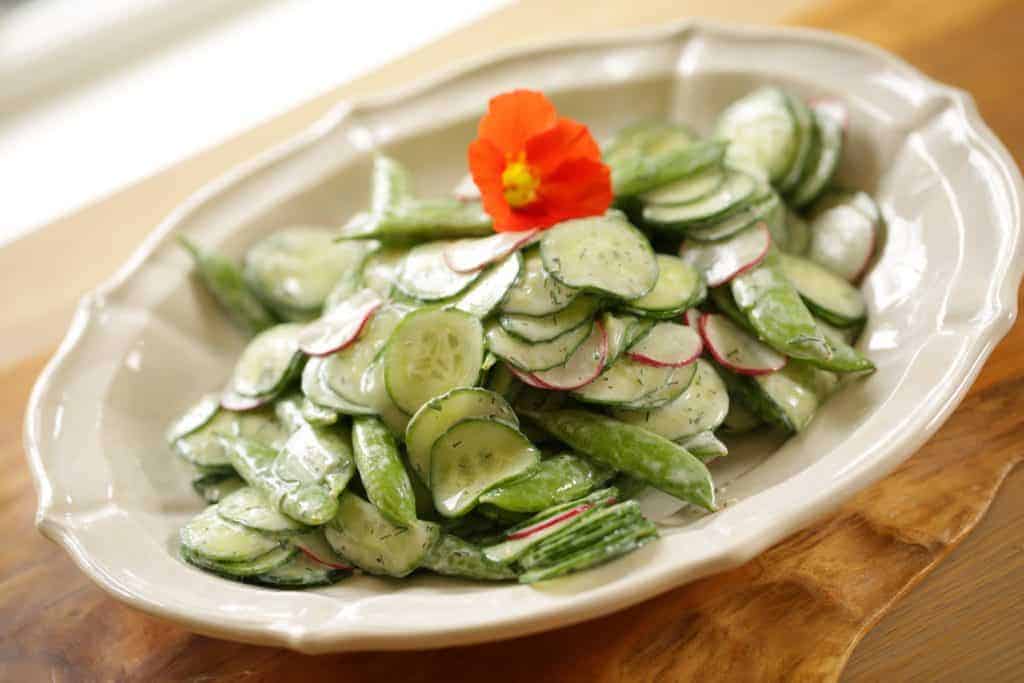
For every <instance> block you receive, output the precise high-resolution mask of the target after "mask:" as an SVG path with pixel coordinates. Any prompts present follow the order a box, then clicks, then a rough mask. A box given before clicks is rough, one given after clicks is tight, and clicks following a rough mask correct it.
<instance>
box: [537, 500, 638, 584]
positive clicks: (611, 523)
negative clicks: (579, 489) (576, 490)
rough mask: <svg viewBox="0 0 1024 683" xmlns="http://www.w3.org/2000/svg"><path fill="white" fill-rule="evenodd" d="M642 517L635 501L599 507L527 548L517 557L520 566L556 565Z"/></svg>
mask: <svg viewBox="0 0 1024 683" xmlns="http://www.w3.org/2000/svg"><path fill="white" fill-rule="evenodd" d="M643 519H644V516H643V515H642V514H641V513H640V504H639V503H637V502H636V501H635V500H627V501H624V502H622V503H616V504H615V505H609V506H608V507H604V508H600V509H598V510H595V511H594V512H592V513H591V514H589V515H586V516H585V517H582V518H581V520H580V521H579V523H577V524H573V525H571V526H568V527H566V528H565V529H562V530H560V531H559V532H558V533H555V534H552V535H551V536H548V537H547V538H545V539H544V540H542V541H541V542H540V543H538V544H536V545H535V546H533V547H532V548H530V549H529V550H527V551H526V552H525V553H523V555H522V556H521V557H520V558H519V565H520V566H521V567H523V568H524V569H533V568H534V567H541V566H545V565H550V564H555V563H557V562H559V561H561V560H562V559H564V558H565V557H568V556H570V555H574V554H575V553H577V552H579V551H581V550H584V549H586V548H587V547H589V546H592V545H595V544H600V543H601V542H602V539H604V538H605V537H607V536H610V535H611V534H612V533H613V532H615V531H618V530H619V529H622V528H624V527H628V526H630V525H633V524H636V523H637V522H641V521H643Z"/></svg>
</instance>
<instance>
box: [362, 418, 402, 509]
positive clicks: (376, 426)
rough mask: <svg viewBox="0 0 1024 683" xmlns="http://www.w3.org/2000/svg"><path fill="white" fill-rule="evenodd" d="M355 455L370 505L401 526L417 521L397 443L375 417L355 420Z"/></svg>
mask: <svg viewBox="0 0 1024 683" xmlns="http://www.w3.org/2000/svg"><path fill="white" fill-rule="evenodd" d="M352 452H353V454H354V455H355V461H356V469H357V470H359V478H360V480H361V481H362V482H363V488H365V489H366V495H367V497H368V498H369V499H370V502H371V503H373V504H374V505H376V506H377V509H378V510H380V512H381V514H383V515H384V516H385V517H387V518H388V520H389V521H390V522H392V523H394V524H397V525H398V526H403V527H404V526H408V525H409V524H412V523H413V522H415V521H416V497H415V494H414V492H413V489H412V482H411V481H409V474H408V473H407V472H406V471H405V465H403V464H402V459H401V456H400V455H399V453H398V443H397V442H396V441H395V437H394V436H392V434H391V431H390V430H388V428H387V427H386V426H384V423H383V422H381V421H380V419H378V418H376V417H357V418H355V419H353V420H352Z"/></svg>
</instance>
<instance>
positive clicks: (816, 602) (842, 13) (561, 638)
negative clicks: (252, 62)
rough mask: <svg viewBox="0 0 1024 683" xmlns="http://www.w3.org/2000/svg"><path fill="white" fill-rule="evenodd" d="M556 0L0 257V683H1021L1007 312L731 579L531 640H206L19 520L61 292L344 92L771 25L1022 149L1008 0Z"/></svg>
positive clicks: (1021, 96)
mask: <svg viewBox="0 0 1024 683" xmlns="http://www.w3.org/2000/svg"><path fill="white" fill-rule="evenodd" d="M552 5H554V3H550V2H547V1H546V0H530V1H529V2H525V3H522V4H520V5H516V6H513V7H510V8H507V9H504V10H502V11H500V12H498V13H497V14H495V15H492V16H490V17H487V18H486V19H484V20H482V21H481V22H478V23H477V24H476V25H474V26H473V27H470V28H468V29H465V30H462V31H459V32H457V33H455V34H453V35H452V36H450V37H448V38H446V39H445V40H444V41H442V42H441V43H439V44H435V45H432V46H429V47H427V48H424V49H422V50H420V51H418V52H416V53H415V54H413V55H411V56H409V57H407V58H405V59H402V60H400V61H398V62H395V63H393V64H390V65H388V66H387V67H384V68H382V69H381V70H379V71H378V72H376V73H374V74H371V75H370V76H368V77H365V78H362V79H360V80H358V81H356V82H353V83H351V84H348V85H346V86H345V87H343V88H341V89H340V90H339V91H337V92H334V93H330V94H328V95H326V96H324V97H321V98H319V99H318V100H316V101H313V102H310V103H307V104H305V105H303V106H301V107H299V108H298V109H296V110H294V111H293V112H290V113H288V114H287V115H284V116H282V117H280V118H278V119H275V120H273V121H270V122H268V123H266V124H265V125H263V126H261V127H259V128H257V129H255V130H253V131H250V132H248V133H245V134H243V135H241V136H239V137H237V138H235V139H233V140H230V141H228V142H227V143H225V144H224V145H222V146H220V147H218V148H216V149H213V150H210V151H209V152H207V153H204V154H202V155H200V156H198V157H196V158H194V159H191V160H189V161H186V162H184V163H181V164H179V165H177V166H176V167H174V168H172V169H170V170H168V171H166V172H163V173H160V174H159V175H156V176H154V177H152V178H150V179H148V180H145V181H143V182H141V183H138V184H137V185H135V186H133V187H130V188H128V189H126V190H124V191H123V192H121V193H118V194H117V195H115V196H113V197H110V198H108V199H105V200H103V201H101V202H98V203H97V204H95V205H92V206H90V207H87V208H85V209H82V210H81V211H78V212H76V213H75V214H74V215H71V216H68V217H66V218H64V219H62V220H59V221H57V222H55V223H54V224H52V225H50V226H48V227H47V228H45V229H44V230H41V231H39V232H37V233H35V234H32V235H30V236H29V237H27V238H25V239H23V240H21V241H19V242H17V243H15V244H13V245H10V246H7V247H5V248H3V249H0V273H3V281H4V283H5V285H6V287H5V294H6V296H5V304H4V316H3V320H0V339H3V342H2V343H0V368H3V369H2V370H0V466H2V471H3V472H4V476H3V477H2V478H0V530H2V531H3V532H4V533H3V537H4V539H5V542H4V551H3V552H2V553H0V680H3V681H40V680H53V681H80V680H103V681H106V680H145V681H155V680H215V679H218V678H223V679H225V680H232V681H241V680H245V681H279V680H302V681H312V680H319V679H321V678H323V679H331V680H352V681H376V680H403V681H405V680H409V681H429V680H439V679H446V680H462V679H464V678H465V679H466V680H472V679H475V680H488V681H496V680H521V679H528V680H577V679H578V680H593V681H654V680H659V681H661V680H665V681H670V680H671V681H675V680H687V679H689V678H690V677H700V678H701V679H702V680H745V681H749V680H835V679H837V678H838V677H839V676H840V675H841V672H843V671H844V666H845V673H842V675H843V678H844V679H845V680H849V681H861V680H864V681H869V680H929V681H931V680H957V681H960V680H972V681H1000V680H1011V679H1018V680H1019V679H1020V678H1021V677H1022V676H1024V628H1022V624H1024V473H1022V472H1020V471H1017V472H1016V473H1012V474H1011V471H1012V470H1013V467H1014V465H1015V464H1016V463H1017V462H1019V460H1020V459H1021V457H1022V454H1024V328H1022V326H1021V325H1017V326H1016V327H1015V328H1014V330H1013V331H1012V332H1011V334H1010V335H1009V337H1008V338H1007V339H1006V340H1005V341H1004V342H1003V343H1002V344H1001V345H1000V346H999V347H998V348H997V349H996V351H995V353H994V355H993V356H992V359H991V360H990V361H989V363H988V365H987V366H986V368H985V370H984V371H983V373H982V375H981V377H980V378H979V380H978V381H977V383H976V385H975V386H974V388H973V389H972V391H971V393H970V395H969V397H968V398H967V400H966V401H965V403H964V405H963V406H961V408H960V409H959V410H958V411H957V412H956V413H955V415H954V416H953V417H952V418H951V420H950V421H949V422H948V423H947V425H946V426H945V427H943V429H942V430H941V431H940V432H939V434H938V435H936V437H935V438H934V439H933V440H932V441H931V442H930V443H929V444H928V445H927V446H926V447H925V448H924V449H922V451H921V452H920V453H919V454H918V455H916V456H915V457H914V458H913V459H912V460H911V461H909V462H908V463H907V465H905V466H904V467H903V468H901V469H900V470H899V471H897V472H896V473H895V474H893V475H892V476H891V477H889V478H888V479H886V480H885V481H883V482H880V483H879V484H878V485H876V486H874V487H872V488H870V489H868V490H867V491H865V492H863V493H861V494H860V495H858V496H857V497H856V498H855V499H854V500H852V501H850V502H849V503H848V504H847V505H846V507H844V508H843V509H842V510H841V512H840V513H839V514H838V515H837V516H836V517H834V518H833V519H831V520H828V521H826V522H824V523H822V524H820V525H819V526H817V527H814V528H812V529H809V530H806V531H804V532H801V533H799V534H797V535H796V536H794V537H792V538H790V539H788V540H787V541H784V542H783V543H781V544H780V545H779V546H776V547H775V548H773V549H771V550H769V551H768V552H767V553H765V554H764V555H763V556H761V557H760V558H757V559H756V560H754V561H753V562H751V563H749V564H748V565H746V566H744V567H742V568H740V569H738V570H735V571H733V572H728V573H726V574H724V575H720V576H716V577H711V578H709V579H705V580H702V581H699V582H697V583H695V584H691V585H690V586H686V587H683V588H680V589H678V590H676V591H673V592H671V593H669V594H667V595H665V596H662V597H660V598H658V599H655V600H652V601H650V602H647V603H644V604H641V605H638V606H636V607H634V608H632V609H629V610H626V611H624V612H621V613H619V614H617V615H613V616H611V617H607V618H604V619H599V620H596V621H593V622H589V623H586V624H582V625H579V626H575V627H571V628H567V629H561V630H558V631H554V632H552V633H549V634H544V635H540V636H534V637H529V638H521V639H518V640H514V641H509V642H504V643H495V644H490V645H483V646H477V647H470V648H462V649H458V650H437V651H429V652H418V653H391V654H372V653H371V654H356V655H342V656H328V657H317V658H313V657H304V656H300V655H295V654H291V653H287V652H284V651H280V650H273V649H268V648H255V647H250V646H244V645H237V644H234V643H227V642H222V641H217V640H212V639H209V638H203V637H199V636H195V635H192V634H189V633H187V632H186V631H183V630H182V629H180V628H178V627H176V626H174V625H172V624H169V623H167V622H163V621H160V620H158V619H154V618H151V617H147V616H145V615H142V614H140V613H138V612H136V611H134V610H132V609H130V608H128V607H125V606H123V605H121V604H119V603H117V602H115V601H114V600H112V599H110V598H108V597H107V596H106V595H105V594H104V593H102V592H101V591H100V590H99V589H98V588H96V587H95V586H93V585H92V584H91V583H90V582H89V581H88V580H87V579H86V578H85V577H84V576H83V575H82V574H81V573H79V572H78V571H77V570H76V569H75V567H74V566H73V565H72V563H71V561H70V560H69V559H68V558H67V557H66V556H65V555H64V554H63V552H61V551H60V550H59V549H58V548H57V547H56V546H54V545H53V544H51V543H49V542H48V541H46V540H45V539H43V538H42V537H41V536H39V535H38V534H37V533H36V532H35V531H34V530H33V528H32V516H33V511H34V508H35V496H34V495H33V492H32V487H31V483H30V481H29V477H28V471H27V468H26V467H25V465H24V461H23V454H22V450H21V439H20V434H21V422H22V417H23V413H24V405H25V401H26V398H27V395H28V391H29V389H30V387H31V384H32V382H33V381H34V379H35V377H36V375H37V374H38V372H39V371H40V369H41V367H42V365H43V363H44V362H45V359H46V357H47V356H48V354H49V353H50V352H51V351H52V349H53V347H54V345H55V344H56V342H57V340H58V339H59V336H60V334H61V333H62V332H63V329H64V327H65V326H66V324H67V322H68V318H69V315H70V312H71V309H72V307H73V305H74V302H75V301H76V300H77V298H78V297H79V296H80V294H81V293H82V292H84V291H86V290H87V289H89V288H91V287H93V286H95V284H97V283H98V282H99V281H101V280H102V279H103V278H105V277H107V276H108V275H109V274H110V273H111V272H112V271H113V270H114V268H115V267H116V266H117V265H118V264H119V263H121V262H122V261H123V260H124V259H125V258H126V256H127V254H128V253H129V252H130V250H131V249H133V248H134V247H135V246H136V245H137V244H138V242H139V241H140V240H141V238H142V237H143V235H145V234H146V233H147V232H148V231H149V230H151V229H152V228H153V227H154V226H155V225H156V223H157V222H158V221H159V220H160V219H161V218H162V217H163V216H164V215H165V214H166V213H167V212H168V211H169V210H170V209H171V208H172V207H173V206H175V205H176V204H178V203H179V202H180V201H181V200H182V199H184V198H185V197H186V196H187V195H188V194H190V193H191V192H192V191H194V190H195V189H196V188H197V187H199V186H200V185H202V184H203V183H204V182H206V181H207V180H209V179H210V178H212V177H215V176H216V175H218V174H220V173H222V172H223V171H224V170H225V169H227V168H229V167H230V166H232V165H234V164H236V163H238V162H240V161H242V160H244V159H247V158H249V157H251V156H252V155H253V154H255V153H256V152H258V151H259V150H261V149H264V148H266V147H267V146H269V145H271V144H273V143H274V142H277V141H279V140H281V139H284V138H286V137H288V136H289V135H291V134H292V133H294V132H295V131H297V130H299V129H301V128H303V127H304V126H306V125H308V124H309V123H310V122H311V121H313V120H314V119H315V118H316V117H317V116H319V115H320V114H322V113H323V112H324V111H325V110H326V109H327V108H328V107H329V106H330V105H331V104H332V103H334V102H336V101H337V100H338V99H340V98H342V97H353V96H359V95H363V94H366V93H369V92H372V91H376V90H380V89H382V88H386V87H390V86H394V85H397V84H400V83H403V82H407V81H408V80H410V79H411V78H414V77H416V76H418V75H421V74H424V73H427V72H429V71H431V70H434V69H436V68H438V67H440V66H443V65H445V64H448V63H450V62H452V61H457V60H459V59H463V58H466V57H468V56H471V55H476V54H482V53H486V52H487V51H489V50H492V49H494V48H495V47H498V46H508V45H513V44H522V43H526V42H534V41H537V40H542V39H545V38H552V37H558V36H564V35H570V34H574V33H581V32H596V31H603V30H610V29H614V28H625V27H632V26H640V25H645V24H653V23H658V22H662V21H667V20H671V19H675V18H679V17H682V16H687V15H703V16H713V17H717V18H722V19H735V20H741V21H752V22H764V23H773V22H776V23H778V22H782V23H792V24H800V25H806V26H815V27H821V28H827V29H831V30H835V31H839V32H843V33H847V34H851V35H855V36H858V37H861V38H865V39H868V40H871V41H873V42H876V43H878V44H879V45H881V46H883V47H885V48H888V49H890V50H892V51H894V52H896V53H897V54H900V55H902V56H903V57H905V58H907V59H908V60H909V61H910V62H912V63H913V64H915V65H916V66H918V67H919V68H921V69H922V70H924V71H925V72H926V73H928V74H930V75H932V76H935V77H936V78H938V79H940V80H943V81H946V82H949V83H952V84H954V85H957V86H960V87H963V88H966V89H967V90H969V91H971V92H972V93H973V94H974V96H975V97H976V99H977V101H978V104H979V106H980V109H981V111H982V114H983V115H984V116H985V118H986V120H987V121H988V123H989V124H990V125H991V126H992V127H993V129H994V130H995V131H996V133H997V134H998V135H999V136H1000V137H1001V138H1002V140H1003V141H1004V142H1005V143H1006V144H1007V145H1008V147H1009V148H1010V151H1011V152H1012V153H1013V154H1014V155H1015V158H1016V159H1017V160H1018V162H1019V161H1020V160H1021V159H1022V158H1024V116H1021V114H1020V107H1021V104H1022V102H1024V86H1022V85H1021V80H1020V78H1019V71H1020V68H1021V67H1022V66H1024V3H1022V2H1021V1H1020V0H971V2H960V1H958V0H901V1H900V2H898V3H897V2H890V1H889V0H864V1H857V0H776V1H774V2H763V3H749V2H745V1H744V0H718V1H714V0H689V1H688V2H678V1H676V2H672V1H663V2H656V1H654V0H651V1H650V2H643V1H642V0H636V1H633V2H628V1H624V0H616V1H615V2H601V3H594V2H587V1H585V0H571V1H563V2H559V3H557V6H558V7H559V9H560V11H559V12H555V11H552V10H551V9H550V8H551V6H552ZM5 189H6V190H8V191H11V188H5ZM14 191H16V188H15V189H14ZM1007 475H1009V476H1007ZM1004 478H1005V479H1006V481H1005V483H1003V480H1004ZM1001 483H1003V487H1004V489H1005V490H1004V492H1003V493H1001V494H1000V495H999V496H998V497H995V495H994V494H995V491H996V489H997V488H999V486H1000V484H1001ZM993 498H995V502H994V504H993V505H992V507H991V510H989V512H988V515H987V516H986V517H985V518H984V519H981V517H982V515H983V514H984V513H985V511H986V509H987V508H988V506H989V502H990V501H991V500H992V499H993ZM979 520H980V522H979ZM975 525H977V528H976V530H975V531H974V533H973V534H971V535H970V537H969V538H967V540H966V541H964V543H963V544H962V545H960V546H959V547H956V546H957V545H958V544H959V543H960V541H961V540H963V539H964V538H965V537H966V535H967V532H968V531H970V530H971V529H972V528H974V527H975ZM954 547H956V549H955V550H954ZM947 554H949V555H950V557H949V559H947V560H946V561H945V562H943V564H942V565H941V566H938V568H937V569H935V571H934V572H931V574H930V575H929V576H928V577H927V578H926V579H924V581H923V582H922V583H921V585H920V586H919V587H918V588H916V589H915V590H914V591H913V592H911V593H910V594H909V595H907V596H906V597H903V598H902V599H900V600H899V602H896V600H897V599H899V598H901V596H902V595H903V594H904V593H906V592H907V591H908V590H909V589H910V587H911V586H913V585H914V584H916V583H917V582H918V581H920V580H921V579H922V578H924V576H925V574H926V573H928V572H929V571H930V570H931V569H933V568H934V567H935V566H936V565H937V563H938V562H939V561H940V560H942V559H943V558H945V557H946V555H947ZM893 603H895V605H894V604H893ZM890 607H891V609H890ZM883 614H884V615H885V616H884V617H883ZM879 619H881V621H880V622H879V623H878V625H877V626H875V628H874V629H873V630H871V631H870V633H868V635H867V637H866V638H864V640H863V642H861V643H860V644H859V645H857V643H858V641H859V640H860V638H861V636H862V635H863V634H865V633H867V632H868V629H870V628H871V627H872V626H873V625H875V623H876V622H877V621H878V620H879ZM855 645H856V646H857V647H856V649H854V646H855ZM851 652H852V656H851ZM848 659H849V662H848V665H847V660H848Z"/></svg>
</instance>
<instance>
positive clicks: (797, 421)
mask: <svg viewBox="0 0 1024 683" xmlns="http://www.w3.org/2000/svg"><path fill="white" fill-rule="evenodd" d="M797 365H799V364H798V363H795V362H794V363H789V364H787V366H786V368H784V369H783V370H780V371H779V372H773V373H771V374H768V375H758V376H757V377H741V376H739V375H732V376H731V377H730V378H729V381H728V384H729V386H730V391H731V392H732V393H734V394H735V395H736V396H737V397H738V398H739V399H740V400H741V401H742V402H743V403H744V405H745V406H746V407H747V408H749V409H750V410H751V411H753V412H754V413H755V414H756V415H757V416H758V417H759V418H761V419H762V420H764V421H765V422H768V423H771V424H774V425H776V426H779V427H782V428H783V429H785V430H786V431H790V432H801V431H803V430H804V429H805V428H806V427H807V425H808V424H810V422H811V420H812V419H813V418H814V414H815V413H816V412H817V410H818V406H819V405H820V400H819V398H818V395H817V393H816V392H815V390H814V389H812V388H810V387H808V386H806V385H805V384H804V383H803V382H801V381H799V379H797V378H795V377H794V376H793V375H794V370H792V369H791V366H797ZM796 372H797V374H799V372H800V371H799V370H797V371H796Z"/></svg>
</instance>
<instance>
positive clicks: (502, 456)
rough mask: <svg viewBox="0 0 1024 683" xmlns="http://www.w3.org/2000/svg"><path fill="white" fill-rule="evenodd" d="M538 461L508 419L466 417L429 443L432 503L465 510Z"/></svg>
mask: <svg viewBox="0 0 1024 683" xmlns="http://www.w3.org/2000/svg"><path fill="white" fill-rule="evenodd" d="M539 461H540V451H538V450H537V448H536V447H535V446H534V445H533V444H532V443H530V440H529V439H527V438H526V437H525V436H523V435H522V433H521V432H519V430H518V429H516V428H515V427H514V426H512V425H511V424H509V423H507V422H503V421H500V420H496V419H494V418H486V417H473V418H466V419H463V420H461V421H460V422H458V423H456V424H455V425H454V426H452V427H450V428H449V429H448V430H447V431H446V432H445V433H444V434H442V435H441V436H440V437H439V438H438V439H437V441H435V442H434V445H433V447H431V449H430V463H431V464H430V488H431V491H432V492H433V494H434V507H435V508H437V511H438V512H440V513H441V514H442V515H443V516H445V517H459V516H461V515H464V514H466V513H467V512H469V511H470V510H471V509H472V508H473V507H474V506H475V505H476V502H477V499H478V498H479V497H480V495H481V494H482V493H484V492H485V491H487V490H488V489H490V488H492V487H494V486H496V485H498V484H500V483H502V482H505V481H508V480H509V479H512V478H514V477H517V476H520V475H522V474H524V473H525V472H527V471H529V470H530V469H531V468H532V467H534V466H536V464H537V463H538V462H539Z"/></svg>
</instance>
